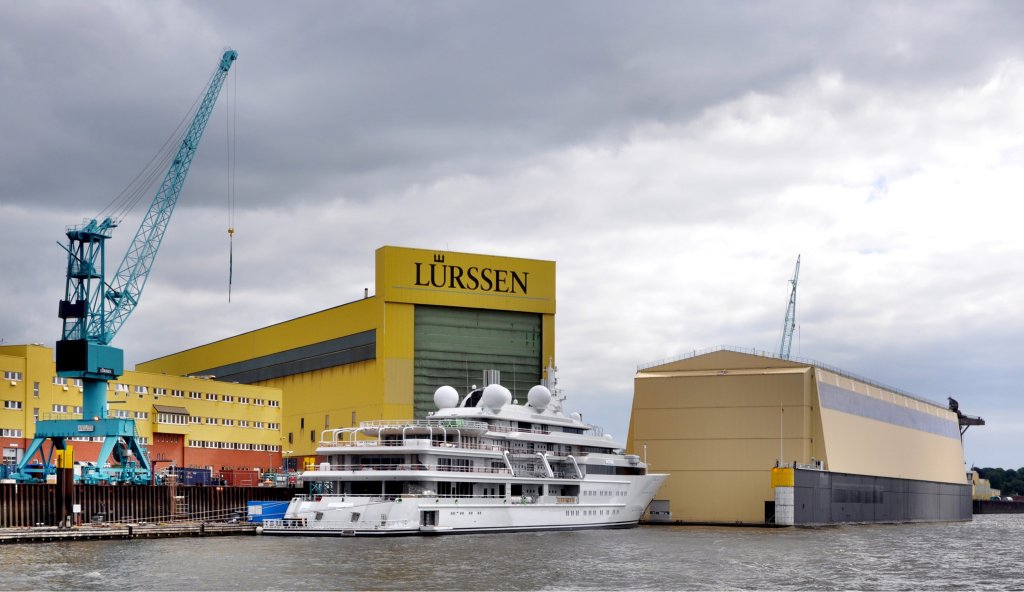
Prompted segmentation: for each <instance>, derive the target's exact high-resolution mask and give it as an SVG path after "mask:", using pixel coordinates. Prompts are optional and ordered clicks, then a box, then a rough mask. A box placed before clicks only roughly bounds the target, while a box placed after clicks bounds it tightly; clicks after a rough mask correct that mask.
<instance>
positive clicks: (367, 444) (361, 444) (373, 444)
mask: <svg viewBox="0 0 1024 592" xmlns="http://www.w3.org/2000/svg"><path fill="white" fill-rule="evenodd" d="M427 441H428V440H426V439H423V438H406V439H405V440H324V441H322V442H320V445H321V446H324V447H331V448H395V447H401V446H417V445H419V443H420V442H427ZM429 442H430V447H431V448H459V449H461V450H486V451H488V452H497V453H501V452H503V451H505V450H508V448H506V447H502V446H498V445H496V444H457V443H455V442H436V441H433V440H429Z"/></svg>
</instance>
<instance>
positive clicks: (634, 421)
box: [627, 350, 964, 524]
mask: <svg viewBox="0 0 1024 592" xmlns="http://www.w3.org/2000/svg"><path fill="white" fill-rule="evenodd" d="M822 385H825V386H822ZM819 388H821V389H824V390H825V391H826V395H825V402H826V406H825V408H824V409H823V407H822V397H821V395H820V393H819ZM627 447H628V449H629V450H630V451H631V452H636V453H638V454H644V453H646V455H647V460H648V461H649V462H650V463H651V465H652V470H653V471H656V472H666V473H669V478H668V480H667V481H666V482H665V485H663V486H662V489H661V490H660V491H659V492H658V494H657V495H656V496H655V499H661V500H669V502H670V509H671V511H672V518H673V520H676V521H680V522H708V523H729V524H735V523H744V524H760V523H763V522H764V507H765V502H766V501H769V500H772V499H773V492H772V489H771V472H770V471H771V467H773V466H774V465H775V464H776V462H777V461H778V460H779V459H780V458H781V460H782V462H783V463H787V464H790V463H793V462H797V463H800V464H812V463H813V462H814V461H821V462H822V463H823V466H824V467H825V468H826V469H827V470H831V471H836V472H844V473H854V474H862V475H878V476H886V477H897V478H906V479H918V480H926V481H940V482H948V483H962V482H964V470H963V450H962V446H961V443H960V440H959V431H958V428H957V420H956V415H955V414H954V413H952V412H950V411H949V410H947V409H944V408H942V407H941V406H939V405H937V404H934V403H929V402H927V401H924V400H921V399H918V398H915V397H908V396H905V395H902V394H898V393H895V392H892V391H888V390H885V389H882V388H880V387H877V386H874V385H870V384H867V383H865V382H862V381H858V380H855V379H851V378H846V377H843V376H839V375H838V374H835V373H833V372H830V371H827V370H824V369H822V368H820V367H817V366H815V365H812V364H806V363H800V362H793V361H789V360H781V359H778V358H774V357H770V356H759V355H753V354H745V353H740V352H735V351H730V350H720V351H714V352H711V353H707V354H703V355H695V356H693V357H691V358H687V359H683V360H678V361H674V362H670V363H666V364H662V365H658V366H654V367H650V368H646V369H644V370H641V371H640V372H638V373H637V375H636V377H635V380H634V395H633V407H632V416H631V418H630V429H629V437H628V439H627Z"/></svg>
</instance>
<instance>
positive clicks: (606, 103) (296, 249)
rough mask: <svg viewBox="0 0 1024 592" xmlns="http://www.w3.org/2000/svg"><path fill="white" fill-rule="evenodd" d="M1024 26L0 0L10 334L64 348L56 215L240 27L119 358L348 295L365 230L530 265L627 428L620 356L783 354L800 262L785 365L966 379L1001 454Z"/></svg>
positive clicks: (962, 383) (603, 415)
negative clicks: (548, 279) (532, 261)
mask: <svg viewBox="0 0 1024 592" xmlns="http://www.w3.org/2000/svg"><path fill="white" fill-rule="evenodd" d="M1021 30H1024V4H1020V3H1017V2H1002V3H995V2H992V3H989V2H931V1H928V2H925V1H922V2H879V3H873V2H829V1H811V0H808V1H806V2H783V1H780V2H772V3H764V2H749V3H748V2H731V3H708V2H679V1H673V2H656V1H649V2H640V3H621V2H602V1H598V2H593V1H587V2H571V1H570V2H548V1H526V2H515V3H497V2H470V1H464V2H387V1H375V2H296V3H281V2H219V3H210V2H199V1H196V2H182V1H166V2H153V3H136V2H78V1H66V2H49V1H44V2H29V1H22V2H4V3H3V4H2V6H0V97H2V101H3V102H2V108H0V220H2V222H3V232H2V234H0V274H2V280H0V302H2V303H3V306H2V308H0V310H2V312H0V339H2V340H3V342H4V343H27V342H42V343H46V344H52V343H53V342H54V341H55V340H56V339H57V337H58V336H59V331H60V321H59V319H57V317H56V308H57V301H58V300H59V299H60V298H61V296H62V295H63V285H64V267H65V256H64V254H63V251H62V250H61V248H60V247H59V246H58V245H57V243H58V242H59V241H63V238H64V237H63V230H64V228H65V226H67V225H71V224H76V223H79V222H80V221H82V220H83V219H86V218H89V217H93V216H96V215H97V214H98V213H99V212H100V211H101V210H102V209H103V208H104V207H105V206H107V204H108V203H110V201H111V200H112V199H113V197H114V196H115V195H116V194H117V193H118V192H119V191H120V190H121V189H122V188H123V187H124V186H125V185H126V184H127V183H128V182H129V181H130V180H131V179H132V177H133V176H134V175H135V174H136V173H137V172H138V171H139V170H141V169H142V168H143V166H144V165H145V164H146V163H147V161H148V160H149V158H150V157H151V156H152V155H153V154H154V153H155V152H156V151H157V149H158V148H159V147H160V146H161V144H162V143H163V141H164V140H165V139H166V137H167V136H168V134H169V133H170V132H171V130H172V129H173V128H174V127H175V125H177V123H178V122H179V121H180V120H181V118H182V117H183V115H184V114H185V112H186V110H187V109H188V106H189V105H191V104H192V102H193V100H194V99H195V98H196V96H197V95H198V94H199V93H200V91H201V90H202V89H203V87H204V86H205V84H206V82H207V79H208V76H209V74H210V72H212V70H213V67H214V65H215V63H216V61H217V59H218V57H219V55H220V53H221V51H222V50H223V49H224V48H225V47H226V46H231V47H233V48H235V49H236V50H238V52H239V60H238V62H236V64H235V66H234V68H233V74H232V76H231V80H230V83H229V84H230V89H231V91H232V93H231V95H230V97H231V98H230V100H226V99H225V96H229V95H223V94H222V96H221V102H220V104H219V105H218V109H217V111H216V113H215V114H214V116H213V118H212V119H211V121H210V125H209V128H208V130H207V133H206V136H205V137H204V139H203V144H202V146H201V147H200V149H199V153H198V156H197V157H196V160H195V164H194V165H193V167H192V171H191V174H190V176H189V179H188V181H187V183H186V186H185V189H184V192H183V194H182V196H181V199H180V201H179V205H178V209H177V211H176V213H175V218H174V220H173V221H172V222H171V225H170V228H169V230H168V233H167V237H166V240H165V241H164V244H163V247H162V249H161V252H160V255H159V257H158V259H157V261H156V265H155V266H154V270H153V273H152V275H151V278H150V281H149V283H148V285H147V288H146V292H145V294H144V298H143V301H142V304H141V305H140V306H139V308H138V309H137V310H136V311H135V313H134V314H133V316H132V318H131V319H130V320H129V321H128V322H127V323H126V324H125V326H124V329H123V330H122V331H121V332H120V333H119V335H118V338H117V341H116V342H115V344H116V345H118V346H119V347H122V348H124V349H125V356H126V362H127V364H128V365H129V367H131V366H133V365H134V364H135V363H136V362H140V361H144V360H147V359H151V358H154V357H157V356H160V355H163V354H167V353H170V352H174V351H179V350H182V349H185V348H188V347H192V346H195V345H198V344H202V343H206V342H209V341H212V340H216V339H220V338H223V337H227V336H230V335H235V334H237V333H239V332H242V331H247V330H251V329H254V328H258V327H261V326H264V325H267V324H271V323H275V322H279V321H283V320H287V319H290V318H293V317H296V316H298V315H302V314H306V313H309V312H313V311H317V310H322V309H325V308H328V307H331V306H335V305H338V304H342V303H344V302H348V301H351V300H354V299H357V298H360V297H361V296H362V294H363V289H364V288H366V287H369V288H370V289H371V291H372V290H373V285H374V284H373V282H374V257H373V252H374V250H375V249H376V248H378V247H380V246H382V245H399V246H407V247H416V248H424V249H450V250H454V251H467V252H478V253H490V254H499V255H507V256H514V257H527V258H538V259H548V260H554V261H556V262H557V265H558V313H557V317H556V331H557V356H558V357H557V362H558V366H559V368H560V386H562V387H563V388H564V389H565V391H566V394H567V395H568V396H569V405H570V406H571V407H574V408H578V409H580V410H581V411H583V412H584V414H585V418H586V419H588V420H590V421H593V422H595V423H599V424H603V425H604V426H605V428H606V430H607V431H609V432H611V433H612V434H614V435H615V436H616V437H618V438H619V439H624V438H625V436H626V429H627V422H628V417H629V407H630V399H631V396H632V381H633V376H634V374H635V371H636V367H637V365H638V364H644V363H648V362H652V361H655V360H659V359H662V358H670V357H674V356H678V355H680V354H683V353H685V352H692V351H694V350H701V349H705V348H709V347H715V346H718V345H731V346H738V347H749V348H757V349H762V350H770V351H775V350H777V349H778V343H779V339H780V337H781V331H782V324H783V317H784V314H785V307H786V303H787V299H788V290H789V279H790V277H791V276H792V273H793V265H794V263H795V260H796V257H797V255H798V254H800V255H801V256H802V265H801V272H800V284H799V295H798V310H797V321H798V325H799V329H798V332H797V335H796V336H795V337H794V342H793V352H792V353H793V355H794V356H800V357H805V358H812V359H815V360H820V361H821V362H824V363H827V364H831V365H833V366H838V367H840V368H843V369H845V370H848V371H850V372H854V373H856V374H859V375H862V376H865V377H869V378H871V379H874V380H876V381H879V382H882V383H885V384H889V385H892V386H895V387H899V388H901V389H904V390H907V391H910V392H912V393H915V394H918V395H920V396H923V397H926V398H929V399H932V400H935V401H940V402H944V401H945V400H946V397H947V396H953V397H954V398H956V399H958V400H959V401H960V405H961V409H962V410H964V411H965V412H967V413H969V414H973V415H980V416H982V417H984V418H985V419H986V420H987V421H988V425H987V426H985V427H982V428H972V429H971V430H970V431H968V433H967V436H966V456H967V461H968V463H971V464H976V465H978V466H1003V467H1020V466H1021V465H1024V456H1022V454H1021V450H1024V398H1022V395H1024V392H1022V391H1024V389H1022V386H1024V363H1022V361H1021V354H1024V304H1022V303H1024V232H1022V231H1021V225H1022V219H1024V216H1022V214H1021V212H1022V210H1024V208H1022V207H1021V206H1020V205H1019V204H1020V203H1021V200H1020V198H1019V197H1018V194H1019V193H1020V192H1021V191H1022V189H1024V37H1022V36H1021V35H1020V31H1021ZM225 103H231V104H233V105H234V106H235V107H236V110H235V111H234V117H235V124H236V125H235V130H234V133H233V136H234V138H235V145H234V146H235V148H234V160H235V164H236V168H235V171H234V182H235V185H234V187H235V194H234V195H235V209H234V224H235V228H236V235H235V241H234V247H235V250H234V262H235V265H234V288H233V296H232V302H231V303H230V304H229V303H228V301H227V267H228V237H227V232H226V229H227V226H228V220H229V212H230V208H229V202H230V200H229V190H228V188H229V178H230V177H229V174H228V172H227V171H228V167H227V163H228V161H229V143H228V135H229V134H228V133H227V130H228V125H227V116H226V114H225V110H224V106H225ZM147 201H148V200H147ZM141 214H142V212H141V211H139V212H136V213H135V215H134V216H129V217H128V218H126V219H125V221H124V224H123V226H122V227H121V228H119V229H118V231H117V232H115V238H114V239H113V240H112V241H110V242H109V244H108V247H109V249H110V252H111V253H113V254H114V255H113V257H111V259H115V260H117V261H119V260H120V257H121V254H122V253H123V252H124V251H125V250H126V248H127V244H128V242H129V241H130V239H131V236H132V234H133V233H134V230H135V227H136V226H137V225H138V220H139V217H140V216H141Z"/></svg>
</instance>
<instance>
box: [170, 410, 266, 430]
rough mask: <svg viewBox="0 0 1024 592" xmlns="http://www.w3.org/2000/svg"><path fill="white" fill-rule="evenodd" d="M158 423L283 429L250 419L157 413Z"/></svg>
mask: <svg viewBox="0 0 1024 592" xmlns="http://www.w3.org/2000/svg"><path fill="white" fill-rule="evenodd" d="M156 421H157V422H158V423H170V424H177V425H186V424H202V423H205V424H206V425H222V426H227V427H234V426H235V424H236V423H237V424H238V427H240V428H249V427H252V428H255V429H258V430H262V429H268V430H280V429H281V424H280V423H277V422H273V421H271V422H262V421H250V420H248V419H238V420H235V419H229V418H217V417H207V418H205V419H204V418H203V417H200V416H198V415H182V414H180V413H157V414H156Z"/></svg>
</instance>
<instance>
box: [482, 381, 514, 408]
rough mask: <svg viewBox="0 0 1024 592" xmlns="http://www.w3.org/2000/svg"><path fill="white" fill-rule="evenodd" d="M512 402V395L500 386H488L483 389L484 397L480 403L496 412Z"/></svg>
mask: <svg viewBox="0 0 1024 592" xmlns="http://www.w3.org/2000/svg"><path fill="white" fill-rule="evenodd" d="M511 402H512V393H510V392H509V390H508V389H507V388H505V387H503V386H501V385H500V384H489V385H487V386H486V387H485V388H484V395H483V397H481V399H480V403H481V404H482V405H483V406H484V407H487V408H489V409H494V410H495V411H497V410H498V409H501V408H502V407H504V406H505V405H508V404H509V403H511Z"/></svg>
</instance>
